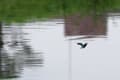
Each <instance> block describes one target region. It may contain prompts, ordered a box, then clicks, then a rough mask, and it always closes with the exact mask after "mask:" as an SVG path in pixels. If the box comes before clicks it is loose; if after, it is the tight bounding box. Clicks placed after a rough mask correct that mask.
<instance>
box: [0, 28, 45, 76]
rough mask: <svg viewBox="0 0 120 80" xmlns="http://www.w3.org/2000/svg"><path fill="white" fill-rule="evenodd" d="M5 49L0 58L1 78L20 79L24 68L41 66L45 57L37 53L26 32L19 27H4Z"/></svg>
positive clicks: (2, 50)
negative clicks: (26, 37) (25, 34)
mask: <svg viewBox="0 0 120 80" xmlns="http://www.w3.org/2000/svg"><path fill="white" fill-rule="evenodd" d="M2 33H3V35H2V37H3V43H4V45H3V48H2V49H1V53H0V54H1V56H0V60H1V61H0V78H16V77H20V74H21V72H22V69H23V67H24V66H36V65H37V66H41V65H42V64H43V56H42V53H41V52H35V51H34V50H33V48H32V47H31V45H29V43H28V41H26V40H27V39H25V38H24V32H23V31H22V29H21V28H18V27H3V31H2Z"/></svg>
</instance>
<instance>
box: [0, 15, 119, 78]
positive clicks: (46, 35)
mask: <svg viewBox="0 0 120 80" xmlns="http://www.w3.org/2000/svg"><path fill="white" fill-rule="evenodd" d="M114 18H115V19H114V20H113V17H110V18H108V36H107V37H108V38H93V39H85V40H81V39H79V37H81V36H75V37H66V36H64V24H63V20H51V21H46V22H33V23H27V24H25V25H24V26H22V27H21V29H22V33H27V34H25V35H24V36H23V34H22V36H18V40H20V41H21V39H22V41H23V42H22V43H17V44H18V45H19V46H18V45H16V43H12V44H10V43H9V44H7V45H6V46H5V49H7V50H6V51H9V54H7V55H9V56H8V57H10V56H12V57H10V58H7V59H6V60H5V61H8V60H9V63H12V64H13V65H15V66H14V67H15V68H13V67H11V69H14V70H13V71H12V72H11V74H14V73H15V75H16V71H17V73H18V74H17V75H16V76H17V78H11V79H10V78H9V79H8V80H70V76H72V77H71V78H72V79H73V80H80V79H83V80H88V79H87V78H85V76H87V77H89V78H90V80H92V79H93V80H95V79H97V78H91V77H90V76H93V75H94V72H95V69H94V68H95V67H94V66H96V64H98V63H97V62H95V61H94V60H95V59H96V61H99V62H100V60H101V59H99V58H100V57H97V56H103V54H104V52H102V53H101V55H100V54H98V55H97V54H96V53H98V52H97V50H103V51H104V50H105V51H106V52H109V51H108V50H107V49H108V48H106V47H102V45H101V44H104V43H105V42H106V41H107V45H109V46H114V44H116V45H117V42H119V38H118V34H119V30H120V28H119V26H120V24H119V21H120V19H119V17H114ZM114 23H115V24H114ZM13 27H14V28H15V27H17V26H13ZM21 29H20V30H21ZM20 30H18V31H20ZM15 33H16V32H15ZM20 33H21V32H20ZM15 38H16V37H15ZM71 38H72V39H71ZM69 39H71V40H69ZM76 39H77V40H76ZM6 40H8V41H6V42H12V41H15V40H14V38H13V40H12V41H11V39H6ZM18 40H17V41H18ZM78 42H82V43H86V42H87V43H88V45H87V47H86V49H81V48H80V46H78V45H77V43H78ZM110 44H111V45H110ZM9 45H10V46H13V47H15V48H14V49H16V50H12V49H11V48H10V47H9ZM91 46H92V47H91ZM98 46H99V47H98ZM105 46H106V45H105ZM118 47H120V45H117V47H115V48H117V49H114V47H110V49H111V51H110V52H114V51H115V50H118ZM93 48H94V49H96V50H93ZM19 49H20V51H19ZM70 49H71V50H72V51H71V54H72V55H70V54H69V53H70ZM112 49H113V50H112ZM17 51H18V52H17ZM19 52H20V53H19ZM33 53H34V54H33ZM89 54H91V55H89ZM7 55H5V56H7ZM104 55H105V56H107V57H108V55H109V56H111V57H109V58H107V57H105V56H103V57H101V58H103V60H104V61H106V62H104V61H103V60H102V61H101V64H102V63H103V64H104V63H105V64H106V63H111V64H109V65H106V67H109V66H111V65H113V64H114V65H116V66H119V64H115V63H114V62H112V60H111V58H112V55H113V54H112V53H107V54H104ZM116 55H117V56H119V55H118V54H117V53H116ZM71 56H72V57H71ZM81 56H82V57H81ZM95 56H96V58H95ZM116 58H117V59H115V56H114V58H113V59H115V60H114V61H117V60H118V57H116ZM70 59H72V60H70ZM106 59H108V60H110V61H107V60H106ZM10 60H11V62H10ZM70 61H72V62H70ZM118 61H119V60H118ZM88 62H89V63H88ZM94 63H95V64H94ZM81 64H82V66H81ZM89 64H93V65H89ZM98 65H99V64H98ZM11 66H12V65H11ZM87 66H89V68H87ZM97 67H99V66H97ZM101 67H103V66H101ZM113 68H116V67H115V66H113ZM113 68H112V67H110V69H113ZM11 69H10V70H11ZM88 69H89V70H88ZM90 69H91V70H93V71H91V70H90ZM96 69H97V68H96ZM100 69H103V68H100ZM105 69H107V68H105ZM110 69H109V70H110ZM109 70H108V71H107V70H105V71H106V72H105V73H107V72H109ZM117 70H118V71H119V69H118V68H117V69H116V73H117V74H116V75H118V72H117ZM86 71H87V72H86ZM71 72H73V73H72V74H71ZM91 72H93V73H91ZM98 72H100V70H98ZM112 72H115V71H112ZM89 73H90V74H91V75H89ZM79 74H80V75H82V76H81V77H80V75H79ZM92 74H93V75H92ZM97 74H99V75H102V72H100V73H97ZM104 75H106V74H104ZM104 75H102V76H104ZM108 75H113V74H112V73H111V74H108ZM96 76H98V75H96ZM98 77H99V76H98ZM104 77H105V78H106V79H108V77H106V76H104ZM115 77H116V76H115ZM117 78H119V76H117ZM0 80H2V79H0ZM3 80H5V79H3ZM101 80H103V78H101ZM104 80H105V79H104ZM110 80H112V79H110Z"/></svg>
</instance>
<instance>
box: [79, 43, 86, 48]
mask: <svg viewBox="0 0 120 80" xmlns="http://www.w3.org/2000/svg"><path fill="white" fill-rule="evenodd" d="M77 45H80V46H81V48H86V47H87V45H88V43H77Z"/></svg>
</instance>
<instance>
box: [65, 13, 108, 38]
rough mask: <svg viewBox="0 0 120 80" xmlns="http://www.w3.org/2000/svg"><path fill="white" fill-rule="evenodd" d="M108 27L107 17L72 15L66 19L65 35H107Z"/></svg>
mask: <svg viewBox="0 0 120 80" xmlns="http://www.w3.org/2000/svg"><path fill="white" fill-rule="evenodd" d="M106 33H107V25H106V17H105V16H102V15H100V16H97V17H93V16H84V17H81V16H80V15H71V16H66V18H65V35H66V36H77V35H106Z"/></svg>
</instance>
